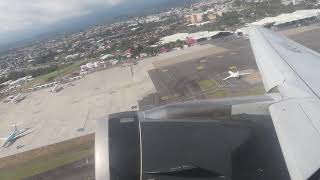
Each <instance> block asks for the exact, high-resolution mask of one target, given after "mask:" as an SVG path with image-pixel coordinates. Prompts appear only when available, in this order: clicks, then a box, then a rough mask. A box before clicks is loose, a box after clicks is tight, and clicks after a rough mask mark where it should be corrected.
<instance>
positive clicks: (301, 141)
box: [269, 98, 320, 180]
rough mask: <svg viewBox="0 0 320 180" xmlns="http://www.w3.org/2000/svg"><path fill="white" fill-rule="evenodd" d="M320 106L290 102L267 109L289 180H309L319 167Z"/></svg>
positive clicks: (314, 101)
mask: <svg viewBox="0 0 320 180" xmlns="http://www.w3.org/2000/svg"><path fill="white" fill-rule="evenodd" d="M319 109H320V103H319V101H318V99H312V98H309V99H292V100H286V101H281V102H279V103H276V104H273V105H271V106H270V107H269V110H270V114H271V116H272V120H273V124H274V126H275V130H276V132H277V136H278V139H279V142H280V145H281V149H282V152H283V156H284V158H285V161H286V164H287V167H288V170H289V173H290V176H291V179H293V180H295V179H299V180H300V179H308V178H310V177H311V176H312V175H313V174H314V173H315V172H316V171H317V170H318V169H319V168H320V141H319V138H320V111H319Z"/></svg>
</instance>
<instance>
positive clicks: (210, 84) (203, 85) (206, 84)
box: [198, 79, 217, 91]
mask: <svg viewBox="0 0 320 180" xmlns="http://www.w3.org/2000/svg"><path fill="white" fill-rule="evenodd" d="M198 85H199V87H200V89H201V91H206V90H208V89H212V88H214V87H216V86H217V83H216V82H214V81H211V80H208V79H207V80H202V81H199V82H198Z"/></svg>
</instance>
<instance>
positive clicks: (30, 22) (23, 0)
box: [0, 0, 123, 35]
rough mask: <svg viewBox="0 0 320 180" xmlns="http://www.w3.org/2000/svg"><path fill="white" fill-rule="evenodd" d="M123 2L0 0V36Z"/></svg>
mask: <svg viewBox="0 0 320 180" xmlns="http://www.w3.org/2000/svg"><path fill="white" fill-rule="evenodd" d="M122 1H123V0H0V22H1V25H0V35H1V34H8V33H12V32H20V31H26V30H30V29H32V28H34V27H35V26H43V25H50V24H53V23H56V22H59V21H61V20H64V19H68V18H72V17H77V16H82V15H86V14H90V13H92V12H93V11H94V10H95V9H96V8H103V7H106V8H107V7H112V6H115V5H117V4H119V3H121V2H122Z"/></svg>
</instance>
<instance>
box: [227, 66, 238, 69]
mask: <svg viewBox="0 0 320 180" xmlns="http://www.w3.org/2000/svg"><path fill="white" fill-rule="evenodd" d="M229 69H231V70H232V69H237V66H230V67H229Z"/></svg>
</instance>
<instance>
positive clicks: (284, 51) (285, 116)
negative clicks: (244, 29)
mask: <svg viewBox="0 0 320 180" xmlns="http://www.w3.org/2000/svg"><path fill="white" fill-rule="evenodd" d="M250 42H251V46H252V49H253V53H254V55H255V58H256V61H257V65H258V67H259V71H260V73H261V76H262V79H263V83H264V86H265V89H266V91H267V92H271V91H272V90H273V89H277V90H278V91H279V92H280V94H281V96H282V98H283V99H282V100H281V101H279V102H278V103H275V104H272V105H271V106H270V107H269V111H270V114H271V117H272V120H273V124H274V126H275V130H276V132H277V136H278V139H279V142H280V145H281V149H282V153H283V156H284V158H285V161H286V164H287V168H288V170H289V173H290V177H291V179H294V180H296V179H297V180H300V179H308V178H310V177H312V175H313V174H315V173H316V172H317V171H318V170H319V169H320V101H319V95H320V82H319V81H318V79H317V78H316V74H315V73H316V72H317V69H319V68H320V55H319V54H318V53H316V52H314V51H312V50H310V49H308V48H306V47H304V46H302V45H300V44H298V43H296V42H294V41H292V40H289V39H287V38H285V37H282V36H280V35H278V34H276V33H275V32H272V31H271V30H267V29H264V28H256V27H253V28H251V30H250Z"/></svg>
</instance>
